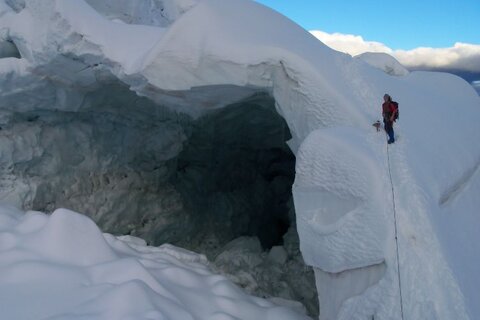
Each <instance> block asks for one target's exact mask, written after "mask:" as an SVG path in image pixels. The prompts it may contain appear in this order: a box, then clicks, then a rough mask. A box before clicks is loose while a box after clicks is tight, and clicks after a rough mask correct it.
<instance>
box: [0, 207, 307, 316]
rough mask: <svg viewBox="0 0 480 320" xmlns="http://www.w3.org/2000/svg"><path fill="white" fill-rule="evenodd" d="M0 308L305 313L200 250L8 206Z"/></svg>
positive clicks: (1, 212)
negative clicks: (216, 265)
mask: <svg viewBox="0 0 480 320" xmlns="http://www.w3.org/2000/svg"><path fill="white" fill-rule="evenodd" d="M27 302H28V308H26V307H25V303H27ZM0 308H1V310H2V318H5V319H72V318H75V319H87V318H88V319H102V320H106V319H112V320H113V319H245V320H247V319H285V320H287V319H290V320H291V319H308V318H307V317H305V316H303V315H302V314H299V313H296V312H294V311H292V309H290V308H287V307H281V306H278V305H276V304H274V303H271V302H269V301H267V300H264V299H260V298H254V297H251V296H248V295H246V294H245V293H244V292H243V291H242V290H241V289H239V288H238V287H236V286H235V285H233V284H232V283H231V282H230V281H229V280H227V279H226V278H224V277H223V276H219V275H216V274H214V273H212V271H210V269H209V266H208V261H207V260H206V258H205V257H204V256H202V255H198V254H195V253H192V252H189V251H186V250H183V249H180V248H177V247H174V246H171V245H163V246H160V247H149V246H146V245H145V244H144V243H143V242H142V241H141V240H139V239H138V238H134V237H130V236H127V237H114V236H112V235H110V234H102V233H101V232H100V230H99V229H98V228H97V227H96V225H95V223H94V222H93V221H91V220H90V219H89V218H87V217H85V216H83V215H80V214H78V213H75V212H72V211H69V210H65V209H58V210H56V211H55V212H54V213H53V214H52V215H45V214H43V213H40V212H26V213H23V212H20V211H18V210H15V209H12V208H10V207H5V206H2V207H0Z"/></svg>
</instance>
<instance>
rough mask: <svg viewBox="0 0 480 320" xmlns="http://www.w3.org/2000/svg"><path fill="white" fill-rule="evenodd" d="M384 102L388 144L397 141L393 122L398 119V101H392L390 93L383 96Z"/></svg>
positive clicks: (384, 119) (383, 110)
mask: <svg viewBox="0 0 480 320" xmlns="http://www.w3.org/2000/svg"><path fill="white" fill-rule="evenodd" d="M383 100H384V103H383V105H382V116H383V123H384V125H385V132H386V133H387V134H388V144H391V143H394V142H395V134H394V132H393V122H394V121H395V120H397V119H398V103H396V102H395V101H392V97H390V95H388V94H385V95H384V96H383Z"/></svg>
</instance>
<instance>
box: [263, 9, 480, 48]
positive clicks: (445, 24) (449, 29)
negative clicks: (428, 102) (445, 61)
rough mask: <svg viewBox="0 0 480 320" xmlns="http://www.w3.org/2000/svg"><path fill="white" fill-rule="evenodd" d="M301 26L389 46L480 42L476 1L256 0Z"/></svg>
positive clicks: (479, 25)
mask: <svg viewBox="0 0 480 320" xmlns="http://www.w3.org/2000/svg"><path fill="white" fill-rule="evenodd" d="M257 2H260V3H262V4H264V5H266V6H269V7H271V8H273V9H275V10H276V11H279V12H281V13H282V14H284V15H286V16H287V17H289V18H290V19H292V20H294V21H295V22H297V23H298V24H300V25H301V26H302V27H303V28H305V29H307V30H322V31H325V32H328V33H334V32H339V33H344V34H354V35H360V36H362V37H363V38H364V39H365V40H370V41H379V42H382V43H384V44H385V45H387V46H388V47H390V48H392V49H405V50H410V49H413V48H417V47H433V48H445V47H451V46H453V44H454V43H455V42H465V43H471V44H478V45H480V0H395V1H391V0H386V1H382V0H357V1H355V0H351V1H345V0H343V1H342V0H339V1H335V0H297V1H292V0H257Z"/></svg>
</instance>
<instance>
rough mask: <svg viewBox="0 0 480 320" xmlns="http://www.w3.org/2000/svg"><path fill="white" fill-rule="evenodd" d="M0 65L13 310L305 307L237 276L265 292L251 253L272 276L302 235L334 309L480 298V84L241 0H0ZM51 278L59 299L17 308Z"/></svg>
mask: <svg viewBox="0 0 480 320" xmlns="http://www.w3.org/2000/svg"><path fill="white" fill-rule="evenodd" d="M0 75H1V77H0V172H1V175H0V186H1V188H0V201H1V203H2V207H1V208H2V209H1V210H0V239H1V241H0V270H1V274H2V278H1V280H0V296H1V297H2V299H0V301H2V302H1V303H2V308H1V310H2V312H3V313H4V314H5V315H8V316H9V317H10V318H17V319H37V318H38V317H39V316H38V315H39V313H41V314H42V317H44V318H46V319H72V318H78V319H86V318H88V319H94V318H95V319H119V318H122V317H124V318H126V319H127V318H128V317H130V318H134V319H269V318H270V319H304V318H305V317H306V316H305V315H303V314H302V313H303V312H304V310H302V307H301V305H299V304H298V303H295V302H293V301H291V300H298V297H297V296H296V295H295V294H294V293H285V292H283V293H282V288H281V286H279V288H274V289H273V291H276V293H278V294H277V296H278V297H276V298H275V297H272V298H271V299H270V301H267V300H265V299H260V298H253V297H251V296H248V295H246V294H245V293H244V292H243V291H241V290H240V289H238V288H237V287H235V286H234V285H232V284H231V282H230V281H228V280H227V278H229V279H230V280H231V281H233V282H236V283H237V284H240V285H241V286H243V287H244V288H245V289H247V291H249V292H251V293H256V294H257V295H262V294H264V292H263V291H262V290H263V289H258V288H256V286H257V285H258V281H255V280H253V279H252V277H251V275H249V274H246V273H245V272H242V269H241V268H240V269H239V266H240V265H249V268H255V272H257V275H259V277H260V278H261V277H267V278H268V277H270V278H271V279H273V280H271V281H274V282H279V281H281V280H279V279H282V277H283V276H284V275H283V274H282V273H281V272H283V271H278V272H277V271H274V272H272V271H269V269H268V268H266V269H265V270H264V269H262V268H263V266H265V265H269V264H270V265H276V267H275V268H277V269H278V270H279V269H280V266H281V265H283V264H285V263H286V259H290V257H292V256H295V259H294V260H292V261H294V263H292V264H291V266H290V267H289V268H287V269H289V271H288V272H290V273H291V272H295V271H298V272H300V270H299V269H303V268H304V267H302V264H301V263H300V262H302V263H303V261H305V263H306V264H307V265H308V266H310V267H312V268H313V272H314V275H315V277H314V280H313V278H312V281H313V282H314V283H307V282H308V280H305V279H309V278H308V276H307V278H305V277H304V276H302V277H299V278H294V279H303V280H302V281H305V282H304V283H301V285H298V286H297V288H299V289H298V290H300V291H301V290H303V289H304V290H305V291H306V292H304V294H305V295H308V296H311V295H312V292H314V291H313V290H312V289H311V288H310V286H313V285H315V286H316V290H317V291H318V302H319V304H320V315H319V318H320V319H322V320H323V319H372V318H373V319H404V318H405V319H475V318H477V317H478V315H480V307H479V306H478V304H477V303H476V301H478V299H479V298H480V297H479V294H478V290H477V288H478V287H480V279H479V277H478V275H477V270H478V269H479V268H480V255H479V252H480V250H479V243H480V242H479V241H478V240H479V238H478V235H477V229H478V228H476V226H477V224H478V216H477V215H476V213H477V212H478V206H479V202H478V201H479V200H478V199H477V197H476V195H477V194H478V191H479V190H480V175H479V167H480V148H479V147H478V139H479V138H480V128H479V127H478V125H477V119H478V117H479V115H480V98H479V96H478V95H477V94H476V92H475V90H474V89H473V88H472V87H471V86H470V85H469V84H468V83H466V82H465V81H463V80H461V79H460V78H458V77H456V76H453V75H450V74H445V73H433V72H407V71H406V70H405V69H404V68H403V67H402V66H401V65H399V64H398V63H397V62H396V61H393V60H391V59H390V58H389V57H387V56H385V55H381V56H379V55H374V54H369V55H364V56H363V57H356V58H352V57H350V56H349V55H346V54H342V53H339V52H336V51H334V50H332V49H330V48H328V47H327V46H325V45H323V44H322V43H321V42H319V41H318V40H317V39H315V38H314V37H313V36H311V35H310V34H309V33H308V32H306V31H305V30H303V29H302V28H300V27H299V26H297V25H296V24H294V23H293V22H291V21H289V20H288V19H286V18H285V17H283V16H282V15H280V14H278V13H276V12H274V11H272V10H270V9H268V8H266V7H264V6H262V5H259V4H257V3H255V2H252V1H249V0H241V1H240V0H235V1H234V0H198V1H196V0H162V1H161V0H141V1H136V2H135V3H133V2H130V1H113V0H106V1H100V0H98V1H97V0H85V1H84V0H24V1H23V0H0ZM384 93H389V94H390V95H391V96H392V97H393V98H394V100H396V101H398V102H399V103H400V121H399V122H398V123H397V124H396V126H395V129H396V134H397V137H398V141H397V142H396V143H395V144H394V145H392V146H389V147H388V148H387V146H386V143H385V136H384V135H383V133H381V132H380V133H378V132H376V131H375V130H374V129H373V127H372V126H371V124H372V123H373V122H374V121H376V120H377V119H379V114H380V107H381V97H382V96H383V94H384ZM292 184H293V186H292ZM290 188H291V189H290ZM290 194H291V196H290ZM290 198H291V199H290ZM9 205H10V206H14V207H18V208H22V210H26V211H27V212H26V213H25V212H23V211H19V210H17V209H13V208H12V207H8V206H9ZM61 207H65V208H69V209H72V210H75V211H77V212H81V213H83V214H85V215H86V216H88V217H89V218H87V217H85V216H83V215H78V214H76V213H74V212H71V211H69V210H65V209H57V208H61ZM38 211H42V212H48V213H51V214H49V215H45V214H43V213H40V212H38ZM90 218H91V219H93V221H95V223H96V224H98V226H100V227H101V229H102V231H104V232H108V233H105V234H102V233H101V232H100V231H99V229H98V227H97V226H96V225H95V224H94V223H93V222H92V221H91V220H90ZM294 228H296V229H297V230H298V237H299V239H298V240H296V239H295V237H296V236H295V234H294V233H295V231H294ZM395 228H396V229H397V231H398V234H396V233H395ZM287 231H288V232H287ZM112 234H115V235H117V236H113V235H112ZM121 234H123V235H126V236H123V237H121V236H118V235H121ZM137 237H141V238H143V239H145V240H146V241H147V242H148V243H149V244H153V245H156V246H157V247H154V246H147V245H146V242H144V241H143V240H140V239H139V238H137ZM282 238H283V239H282ZM292 239H293V240H292ZM282 241H283V242H282ZM298 241H299V243H298ZM164 243H173V244H175V245H176V246H181V247H185V248H188V249H191V250H195V251H201V252H205V253H206V254H207V257H205V256H202V255H199V254H194V253H192V252H189V251H186V250H184V249H180V248H178V247H174V246H172V245H167V244H164ZM282 243H283V246H282V245H281V244H282ZM158 245H161V246H159V247H158ZM397 245H398V247H397ZM296 246H297V247H298V246H300V250H301V256H299V255H298V254H297V253H296V250H297V251H298V249H295V247H296ZM262 248H263V249H265V248H267V249H268V250H270V251H269V254H268V255H266V254H264V253H262ZM397 249H398V250H397ZM397 254H398V255H397ZM397 257H398V259H397ZM262 259H263V260H262ZM208 260H215V261H214V263H213V264H212V263H210V262H209V261H208ZM212 270H217V271H218V272H223V273H224V274H227V277H224V276H217V275H215V274H214V273H213V271H212ZM270 270H273V269H270ZM305 272H306V273H308V272H307V271H305ZM300 273H301V272H300ZM399 279H400V281H399ZM267 282H268V281H267ZM286 282H288V281H286ZM266 286H268V284H267V285H266ZM30 287H32V288H33V289H32V290H30V289H29V288H30ZM50 287H53V288H55V292H54V294H53V295H52V297H53V298H54V300H58V301H61V302H62V303H61V305H62V306H61V307H59V306H58V304H56V303H52V302H51V301H50V302H48V303H47V302H45V304H44V305H43V307H42V306H37V307H36V308H32V309H31V310H32V311H31V312H28V311H27V310H24V309H23V308H20V307H19V306H20V305H22V303H24V302H25V301H26V300H28V301H33V300H35V299H40V298H41V297H43V296H44V295H45V292H46V291H45V290H46V289H47V288H48V289H50ZM302 288H303V289H302ZM283 289H285V290H287V291H288V290H290V291H292V290H293V289H291V288H289V287H288V286H287V287H283ZM285 290H284V291H285ZM66 291H68V292H69V295H64V294H63V293H64V292H66ZM293 291H295V290H293ZM10 293H12V294H10ZM400 293H401V294H400ZM315 294H317V293H315ZM282 295H283V298H282ZM93 297H98V298H99V300H98V303H96V302H95V301H94V300H91V299H92V298H93ZM313 298H314V299H316V297H313ZM44 300H46V299H43V298H42V300H41V301H44ZM304 304H306V303H305V302H304ZM279 305H281V306H279ZM287 306H289V307H292V308H288V307H287ZM309 308H310V309H311V308H313V305H312V304H310V305H309ZM4 310H6V311H4Z"/></svg>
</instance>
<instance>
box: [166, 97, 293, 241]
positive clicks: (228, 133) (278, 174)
mask: <svg viewBox="0 0 480 320" xmlns="http://www.w3.org/2000/svg"><path fill="white" fill-rule="evenodd" d="M188 135H189V137H188V139H187V141H186V142H185V143H184V150H183V151H182V152H181V153H180V154H179V156H178V158H177V159H176V164H177V170H176V173H175V174H174V175H173V176H172V179H171V181H172V183H173V184H174V185H175V187H176V188H177V190H179V191H180V193H181V194H182V197H183V198H184V199H185V205H186V207H187V208H188V210H189V211H193V212H195V214H194V217H195V218H194V223H195V225H196V226H198V227H199V228H198V230H204V231H203V232H202V231H200V232H197V233H196V238H197V239H195V240H194V242H198V241H200V242H201V241H202V240H201V238H202V237H208V236H211V235H207V234H203V233H204V232H207V233H214V234H215V235H216V237H217V240H218V241H219V242H220V243H226V242H228V241H229V240H232V239H234V238H237V237H239V236H256V237H258V238H259V240H260V242H261V244H262V247H263V248H264V249H269V248H271V247H272V246H275V245H281V244H282V237H283V235H284V234H285V233H286V232H287V231H288V229H289V227H290V225H291V224H292V223H294V219H295V215H294V209H293V204H292V203H291V199H292V195H291V186H292V184H293V180H294V178H295V156H294V155H293V153H292V152H291V151H290V149H289V147H288V145H287V144H286V141H287V140H289V139H290V137H291V136H290V131H289V129H288V126H287V124H286V122H285V120H284V119H283V118H282V117H281V116H280V115H279V114H278V113H277V111H276V110H275V101H274V99H273V98H272V97H271V96H270V95H268V94H267V93H258V94H255V95H254V96H252V97H250V98H248V99H246V100H243V101H241V102H238V103H235V104H232V105H230V106H227V107H225V108H223V109H221V110H218V111H214V112H212V113H211V114H209V115H207V116H204V117H202V118H201V119H199V120H198V121H196V122H194V123H193V125H192V127H191V128H189V132H188ZM195 229H197V228H195Z"/></svg>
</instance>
